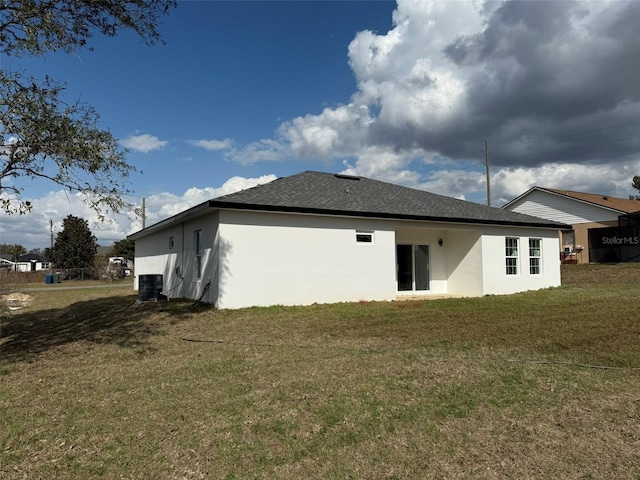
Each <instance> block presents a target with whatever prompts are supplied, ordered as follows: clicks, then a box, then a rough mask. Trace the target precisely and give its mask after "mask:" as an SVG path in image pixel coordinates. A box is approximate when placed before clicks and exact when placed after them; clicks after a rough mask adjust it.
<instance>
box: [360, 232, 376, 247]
mask: <svg viewBox="0 0 640 480" xmlns="http://www.w3.org/2000/svg"><path fill="white" fill-rule="evenodd" d="M359 236H367V237H369V238H370V239H371V241H370V242H367V241H362V240H359V239H358V237H359ZM355 240H356V243H357V244H358V245H374V244H375V235H374V232H373V231H371V230H356V235H355Z"/></svg>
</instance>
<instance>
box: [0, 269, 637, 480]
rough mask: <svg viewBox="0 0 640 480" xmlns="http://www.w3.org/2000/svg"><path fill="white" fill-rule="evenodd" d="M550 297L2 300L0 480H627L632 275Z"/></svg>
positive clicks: (605, 274) (83, 296)
mask: <svg viewBox="0 0 640 480" xmlns="http://www.w3.org/2000/svg"><path fill="white" fill-rule="evenodd" d="M563 281H564V285H563V286H562V287H561V288H556V289H549V290H544V291H539V292H529V293H523V294H517V295H511V296H488V297H483V298H475V299H443V300H431V301H406V302H389V303H374V302H372V303H361V304H337V305H314V306H310V307H273V308H255V309H244V310H235V311H215V310H213V309H210V308H206V307H198V308H196V309H191V308H189V307H190V305H191V304H190V303H189V302H180V301H171V302H164V303H162V302H160V303H154V302H151V303H145V304H143V305H136V304H135V299H136V296H135V295H133V294H132V292H131V291H130V290H128V289H124V288H95V289H85V290H47V291H32V292H28V293H26V295H22V296H20V295H17V293H14V297H13V298H11V299H10V300H11V302H12V303H11V302H10V303H11V306H12V308H13V310H8V309H6V308H5V309H4V310H3V311H2V314H1V315H2V318H1V320H2V324H1V331H0V478H3V479H23V478H28V479H52V478H64V479H86V478H109V479H111V478H114V479H115V478H126V479H129V478H140V479H146V478H152V479H164V478H170V479H173V478H176V479H199V478H215V479H218V478H230V479H231V478H278V479H301V478H322V479H325V478H328V479H343V478H353V479H372V478H376V479H377V478H384V479H396V478H397V479H405V478H420V479H421V478H447V479H448V478H473V479H476V478H501V479H502V478H514V479H522V478H553V479H558V478H572V479H587V478H594V479H601V478H629V479H638V478H640V315H639V313H638V310H639V309H638V305H639V303H640V290H639V288H638V287H639V285H640V265H630V264H627V265H577V266H575V265H570V266H566V268H564V270H563Z"/></svg>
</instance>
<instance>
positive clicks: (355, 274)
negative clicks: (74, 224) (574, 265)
mask: <svg viewBox="0 0 640 480" xmlns="http://www.w3.org/2000/svg"><path fill="white" fill-rule="evenodd" d="M565 228H568V226H567V225H564V224H561V223H557V222H551V221H547V220H543V219H540V218H537V217H533V216H528V215H523V214H518V213H513V212H509V211H506V210H503V209H499V208H490V207H487V206H484V205H479V204H476V203H471V202H466V201H463V200H457V199H453V198H450V197H446V196H442V195H436V194H433V193H429V192H424V191H420V190H415V189H411V188H407V187H402V186H398V185H393V184H389V183H385V182H380V181H376V180H371V179H367V178H363V177H354V176H347V175H335V174H331V173H320V172H303V173H300V174H297V175H293V176H290V177H286V178H281V179H278V180H275V181H273V182H271V183H268V184H265V185H261V186H257V187H254V188H251V189H247V190H244V191H241V192H237V193H233V194H230V195H225V196H222V197H218V198H215V199H213V200H209V201H207V202H204V203H202V204H200V205H197V206H195V207H193V208H190V209H188V210H186V211H184V212H182V213H179V214H177V215H175V216H173V217H170V218H168V219H166V220H163V221H161V222H159V223H157V224H155V225H152V226H149V227H147V228H145V229H144V230H141V231H139V232H137V233H134V234H133V235H130V236H129V237H128V238H129V239H132V240H135V248H136V258H135V263H136V276H135V281H134V284H135V288H139V286H140V279H147V278H149V277H150V276H155V277H156V278H159V279H161V288H162V292H163V294H165V295H166V296H168V297H169V298H190V299H197V298H200V297H201V296H202V300H203V301H206V302H210V303H214V304H215V305H216V306H217V307H218V308H241V307H248V306H268V305H277V304H282V305H305V304H312V303H333V302H353V301H371V300H376V301H385V300H395V299H398V298H399V297H402V296H413V297H415V296H424V297H430V296H442V295H456V296H457V295H460V296H482V295H488V294H510V293H515V292H521V291H525V290H534V289H540V288H546V287H555V286H559V285H560V262H559V259H558V249H559V240H558V238H559V236H558V231H559V230H561V229H565ZM160 276H161V277H160ZM145 281H146V280H145ZM207 285H208V287H207Z"/></svg>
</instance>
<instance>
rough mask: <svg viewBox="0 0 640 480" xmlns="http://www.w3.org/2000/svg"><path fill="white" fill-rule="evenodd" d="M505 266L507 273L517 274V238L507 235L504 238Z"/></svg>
mask: <svg viewBox="0 0 640 480" xmlns="http://www.w3.org/2000/svg"><path fill="white" fill-rule="evenodd" d="M504 249H505V266H506V273H507V275H517V274H518V239H517V238H514V237H507V238H505V239H504Z"/></svg>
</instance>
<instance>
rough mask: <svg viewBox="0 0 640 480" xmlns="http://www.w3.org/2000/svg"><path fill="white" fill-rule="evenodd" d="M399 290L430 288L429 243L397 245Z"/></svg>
mask: <svg viewBox="0 0 640 480" xmlns="http://www.w3.org/2000/svg"><path fill="white" fill-rule="evenodd" d="M396 262H397V263H396V269H397V272H398V273H397V274H398V291H399V292H407V291H408V292H410V291H424V290H429V245H396Z"/></svg>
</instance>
